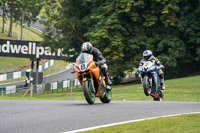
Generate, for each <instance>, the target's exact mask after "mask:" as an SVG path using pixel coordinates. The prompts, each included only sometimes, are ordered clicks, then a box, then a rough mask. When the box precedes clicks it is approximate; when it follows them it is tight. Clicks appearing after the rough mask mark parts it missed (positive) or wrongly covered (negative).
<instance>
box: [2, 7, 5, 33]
mask: <svg viewBox="0 0 200 133" xmlns="http://www.w3.org/2000/svg"><path fill="white" fill-rule="evenodd" d="M4 23H5V4H3V24H2V33H4Z"/></svg>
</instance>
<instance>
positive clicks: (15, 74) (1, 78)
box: [0, 60, 55, 81]
mask: <svg viewBox="0 0 200 133" xmlns="http://www.w3.org/2000/svg"><path fill="white" fill-rule="evenodd" d="M54 63H55V60H50V61H48V62H46V63H44V64H43V65H40V66H39V70H38V71H39V72H42V71H43V70H44V69H47V68H49V67H50V66H52V65H53V64H54ZM29 71H31V69H27V70H25V71H18V72H12V73H6V74H1V75H0V81H4V80H8V79H17V78H21V77H23V76H25V75H26V72H29Z"/></svg>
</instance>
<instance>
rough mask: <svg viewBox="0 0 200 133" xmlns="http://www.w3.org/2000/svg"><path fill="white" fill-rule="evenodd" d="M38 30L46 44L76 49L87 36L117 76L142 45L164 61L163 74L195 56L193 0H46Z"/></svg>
mask: <svg viewBox="0 0 200 133" xmlns="http://www.w3.org/2000/svg"><path fill="white" fill-rule="evenodd" d="M45 2H46V5H48V6H47V9H46V16H45V17H44V18H45V20H46V22H45V24H46V25H47V26H48V28H46V34H45V35H44V37H45V40H46V42H48V43H51V46H52V48H58V47H61V48H64V49H65V50H66V53H70V51H69V49H73V50H74V51H73V52H74V54H77V53H78V52H80V45H81V43H82V42H83V41H90V42H91V43H92V44H93V45H94V46H95V47H97V48H99V49H100V51H102V52H103V55H104V56H105V57H106V58H107V59H109V60H110V61H111V65H112V66H111V67H110V72H111V74H112V75H114V76H118V75H120V76H123V74H124V71H125V70H131V69H133V67H136V65H135V64H136V63H138V62H139V60H140V59H141V58H142V52H143V51H144V50H145V49H150V50H152V51H153V53H154V55H155V56H157V57H158V58H159V59H160V60H161V62H162V63H163V64H164V65H165V66H166V77H167V78H170V77H174V76H180V75H181V73H182V72H183V71H185V68H184V67H182V66H184V65H185V64H188V63H193V64H195V66H196V68H197V65H198V61H199V59H200V57H199V55H200V48H199V34H200V32H199V31H200V29H199V23H198V22H199V17H198V16H199V8H200V1H199V0H193V1H189V0H152V1H149V0H132V1H130V0H115V1H113V0H101V1H99V0H53V1H52V0H46V1H45Z"/></svg>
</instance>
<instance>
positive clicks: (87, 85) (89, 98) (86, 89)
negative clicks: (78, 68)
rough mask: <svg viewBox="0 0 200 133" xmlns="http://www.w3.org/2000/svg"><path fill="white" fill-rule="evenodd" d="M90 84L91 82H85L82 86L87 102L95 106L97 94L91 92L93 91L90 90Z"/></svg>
mask: <svg viewBox="0 0 200 133" xmlns="http://www.w3.org/2000/svg"><path fill="white" fill-rule="evenodd" d="M90 82H91V80H86V81H83V82H82V83H81V84H82V88H83V93H84V96H85V99H86V101H87V102H88V104H93V103H94V102H95V94H94V93H93V92H91V90H92V89H91V88H90V87H91V86H90Z"/></svg>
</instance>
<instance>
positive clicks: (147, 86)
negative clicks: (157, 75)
mask: <svg viewBox="0 0 200 133" xmlns="http://www.w3.org/2000/svg"><path fill="white" fill-rule="evenodd" d="M143 89H144V94H145V95H146V96H149V95H150V93H151V88H150V83H149V77H148V76H144V78H143Z"/></svg>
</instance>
